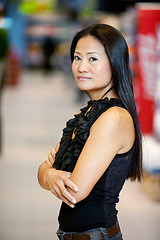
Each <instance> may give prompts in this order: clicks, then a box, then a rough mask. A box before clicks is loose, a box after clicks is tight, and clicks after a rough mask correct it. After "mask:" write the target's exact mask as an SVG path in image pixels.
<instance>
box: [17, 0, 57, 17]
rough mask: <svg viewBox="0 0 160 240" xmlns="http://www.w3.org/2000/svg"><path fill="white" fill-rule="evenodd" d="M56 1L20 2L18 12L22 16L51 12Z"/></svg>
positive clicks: (34, 0) (36, 0)
mask: <svg viewBox="0 0 160 240" xmlns="http://www.w3.org/2000/svg"><path fill="white" fill-rule="evenodd" d="M56 1H57V0H45V1H44V0H41V1H38V0H28V1H21V2H20V4H19V11H20V12H21V13H22V14H33V13H39V12H45V11H51V10H53V8H54V7H55V5H56Z"/></svg>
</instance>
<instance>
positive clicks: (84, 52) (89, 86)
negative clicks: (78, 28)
mask: <svg viewBox="0 0 160 240" xmlns="http://www.w3.org/2000/svg"><path fill="white" fill-rule="evenodd" d="M72 71H73V75H74V78H75V81H76V83H77V85H78V87H79V89H80V90H84V91H87V92H88V94H89V95H90V97H91V99H92V100H97V99H99V98H101V97H102V96H103V95H104V94H105V92H107V90H108V89H109V88H110V87H111V86H112V71H111V66H110V62H109V59H108V56H107V54H106V52H105V49H104V47H103V45H102V44H101V43H100V42H99V41H98V40H97V39H96V38H94V37H92V36H91V35H88V36H85V37H83V38H81V39H80V40H79V41H78V43H77V45H76V48H75V52H74V60H73V63H72Z"/></svg>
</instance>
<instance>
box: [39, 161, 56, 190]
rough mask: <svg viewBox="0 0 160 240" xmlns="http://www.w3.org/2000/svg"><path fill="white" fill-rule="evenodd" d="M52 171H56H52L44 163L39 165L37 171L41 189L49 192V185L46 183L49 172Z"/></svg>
mask: <svg viewBox="0 0 160 240" xmlns="http://www.w3.org/2000/svg"><path fill="white" fill-rule="evenodd" d="M51 169H52V170H51ZM54 170H55V171H56V169H54V168H53V167H52V166H50V165H49V164H47V163H46V162H44V163H42V164H41V165H40V167H39V170H38V181H39V184H40V185H41V187H42V188H44V189H46V190H51V189H50V186H49V183H48V181H47V177H48V175H49V172H50V171H52V172H53V171H54Z"/></svg>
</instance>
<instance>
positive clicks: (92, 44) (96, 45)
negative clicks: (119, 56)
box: [75, 35, 105, 53]
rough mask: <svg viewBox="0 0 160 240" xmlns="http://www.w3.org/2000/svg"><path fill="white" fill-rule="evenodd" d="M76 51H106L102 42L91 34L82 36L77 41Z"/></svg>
mask: <svg viewBox="0 0 160 240" xmlns="http://www.w3.org/2000/svg"><path fill="white" fill-rule="evenodd" d="M75 51H78V52H86V51H87V52H102V53H104V52H105V49H104V47H103V45H102V43H101V42H100V41H99V40H98V39H96V38H95V37H93V36H91V35H87V36H85V37H82V38H80V39H79V41H78V42H77V45H76V48H75Z"/></svg>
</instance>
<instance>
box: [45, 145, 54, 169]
mask: <svg viewBox="0 0 160 240" xmlns="http://www.w3.org/2000/svg"><path fill="white" fill-rule="evenodd" d="M55 154H56V150H55V148H51V150H50V153H49V154H48V155H47V157H46V160H45V162H46V163H48V164H49V165H51V166H52V165H53V163H54V161H55Z"/></svg>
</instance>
